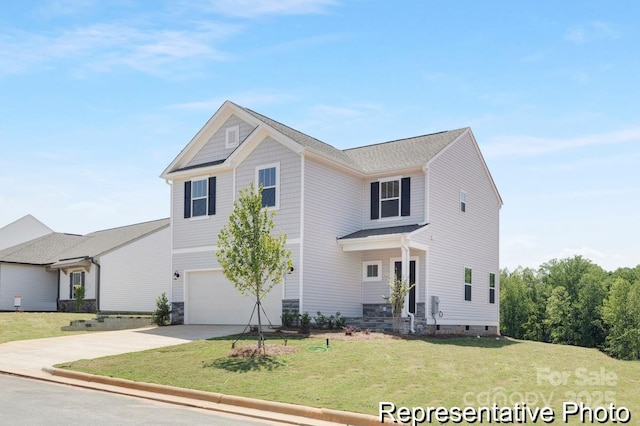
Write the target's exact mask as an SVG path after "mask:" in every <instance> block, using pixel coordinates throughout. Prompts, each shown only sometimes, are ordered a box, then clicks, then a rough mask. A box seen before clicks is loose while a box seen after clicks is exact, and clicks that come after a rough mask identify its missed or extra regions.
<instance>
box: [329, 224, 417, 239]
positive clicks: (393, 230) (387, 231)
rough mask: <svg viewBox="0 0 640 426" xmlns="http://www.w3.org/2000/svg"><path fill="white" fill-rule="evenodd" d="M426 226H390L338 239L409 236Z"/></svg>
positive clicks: (364, 230)
mask: <svg viewBox="0 0 640 426" xmlns="http://www.w3.org/2000/svg"><path fill="white" fill-rule="evenodd" d="M423 226H427V224H424V225H418V224H415V225H400V226H390V227H388V228H375V229H362V230H360V231H356V232H353V233H351V234H349V235H345V236H344V237H340V238H338V239H339V240H349V239H352V238H366V237H376V236H379V235H392V234H408V233H410V232H413V231H415V230H417V229H420V228H422V227H423Z"/></svg>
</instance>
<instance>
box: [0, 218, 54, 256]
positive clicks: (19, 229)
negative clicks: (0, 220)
mask: <svg viewBox="0 0 640 426" xmlns="http://www.w3.org/2000/svg"><path fill="white" fill-rule="evenodd" d="M52 232H53V230H52V229H51V228H49V227H48V226H47V225H45V224H44V223H42V222H40V221H39V220H38V219H36V218H35V217H33V216H31V215H30V214H28V215H26V216H23V217H21V218H20V219H18V220H16V221H14V222H11V223H10V224H8V225H6V226H3V227H2V228H0V250H4V249H6V248H7V247H12V246H15V245H18V244H20V243H24V242H25V241H29V240H33V239H34V238H38V237H42V236H43V235H47V234H51V233H52Z"/></svg>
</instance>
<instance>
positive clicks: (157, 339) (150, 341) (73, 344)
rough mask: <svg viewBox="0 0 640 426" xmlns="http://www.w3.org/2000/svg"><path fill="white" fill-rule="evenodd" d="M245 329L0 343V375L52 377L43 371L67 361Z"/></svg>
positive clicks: (175, 329)
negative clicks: (3, 373) (1, 373)
mask: <svg viewBox="0 0 640 426" xmlns="http://www.w3.org/2000/svg"><path fill="white" fill-rule="evenodd" d="M243 329H244V327H243V326H226V325H224V326H214V325H173V326H167V327H147V328H139V329H134V330H118V331H100V332H92V333H87V334H75V335H71V336H62V337H52V338H46V339H33V340H21V341H16V342H7V343H2V344H0V372H5V373H10V374H19V375H26V376H31V377H49V374H48V373H45V372H43V371H42V368H43V367H51V366H53V365H55V364H60V363H63V362H68V361H76V360H79V359H92V358H99V357H103V356H108V355H119V354H123V353H128V352H138V351H144V350H147V349H154V348H160V347H164V346H173V345H179V344H182V343H188V342H192V341H194V340H201V339H208V338H211V337H221V336H226V335H230V334H236V333H240V332H242V330H243Z"/></svg>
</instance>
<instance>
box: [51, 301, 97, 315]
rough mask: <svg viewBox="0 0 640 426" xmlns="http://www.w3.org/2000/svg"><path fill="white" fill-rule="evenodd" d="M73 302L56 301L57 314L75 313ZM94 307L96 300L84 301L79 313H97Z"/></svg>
mask: <svg viewBox="0 0 640 426" xmlns="http://www.w3.org/2000/svg"><path fill="white" fill-rule="evenodd" d="M75 302H76V301H75V300H58V312H75V311H76V304H75ZM96 306H97V305H96V299H84V300H83V301H82V306H81V307H80V312H82V313H95V312H97V308H96Z"/></svg>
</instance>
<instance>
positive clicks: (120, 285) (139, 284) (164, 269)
mask: <svg viewBox="0 0 640 426" xmlns="http://www.w3.org/2000/svg"><path fill="white" fill-rule="evenodd" d="M170 232H171V231H170V229H169V227H167V228H164V229H161V230H159V231H157V232H154V233H153V234H149V235H147V236H145V237H143V238H141V239H139V240H136V241H133V242H131V243H130V244H127V245H125V246H123V247H120V248H118V249H116V250H114V251H112V252H109V253H107V254H105V255H103V256H101V257H100V266H101V275H100V293H101V294H100V310H101V311H118V312H153V311H154V310H155V309H156V303H155V301H156V298H157V297H158V296H160V295H161V294H162V293H163V292H166V293H167V297H170V290H171V279H172V276H173V274H172V271H171V255H170V251H171V245H170V240H169V239H170Z"/></svg>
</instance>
